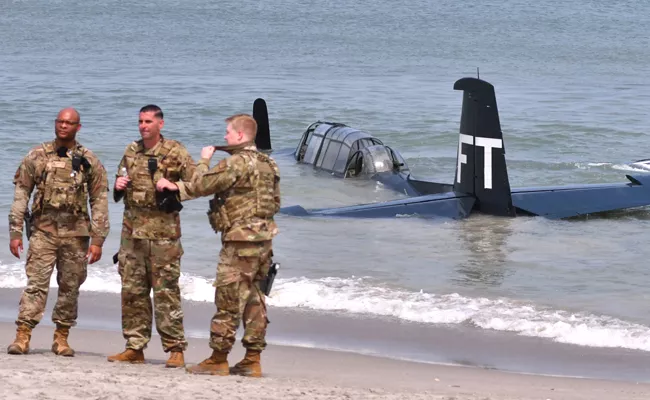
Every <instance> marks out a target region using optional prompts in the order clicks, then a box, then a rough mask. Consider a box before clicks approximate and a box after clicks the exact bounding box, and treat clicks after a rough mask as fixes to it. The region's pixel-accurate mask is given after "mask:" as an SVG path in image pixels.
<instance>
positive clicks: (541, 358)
mask: <svg viewBox="0 0 650 400" xmlns="http://www.w3.org/2000/svg"><path fill="white" fill-rule="evenodd" d="M20 293H21V290H20V289H3V290H1V291H0V324H4V325H9V326H11V327H12V330H13V329H14V328H13V326H14V325H13V321H14V318H15V315H16V313H17V304H18V299H19V298H20ZM55 295H56V288H53V289H52V290H51V291H50V296H49V301H48V304H47V308H46V312H45V315H44V316H43V319H42V321H41V323H40V324H39V326H38V327H37V328H36V329H35V332H39V331H43V330H44V331H49V330H50V329H51V327H52V322H51V310H52V307H53V305H54V301H53V299H54V298H55ZM119 306H120V300H119V296H117V295H113V294H106V293H96V292H84V291H82V292H81V295H80V306H79V319H78V326H77V327H75V328H74V331H76V330H81V331H85V330H92V331H101V332H105V333H106V334H107V335H117V336H118V337H121V334H120V328H121V319H120V308H119ZM214 309H215V308H214V305H213V304H211V303H205V302H194V301H184V302H183V310H184V313H185V317H184V326H185V332H186V336H187V337H188V339H190V338H192V340H197V341H203V342H204V343H206V345H205V346H206V349H207V340H206V338H207V337H208V328H209V319H210V317H211V316H212V314H213V313H214ZM269 319H270V320H271V323H270V324H269V327H268V333H267V341H268V342H269V348H273V347H276V346H281V347H291V348H296V349H305V350H311V349H313V350H322V351H333V352H336V353H340V354H349V355H350V356H357V355H358V356H372V357H376V358H381V359H385V360H393V361H397V362H409V363H418V364H423V365H435V366H451V367H457V366H465V367H475V368H480V369H489V370H498V371H502V372H513V373H522V374H532V375H540V376H555V377H576V378H591V379H607V380H617V381H622V382H650V352H644V351H639V350H628V349H621V348H598V347H587V346H576V345H570V344H563V343H557V342H553V341H551V340H548V339H542V338H538V337H526V336H520V335H516V334H514V333H503V332H496V331H490V330H484V329H479V328H474V327H471V326H461V327H459V326H445V325H433V324H420V323H405V322H402V321H395V320H391V319H387V318H368V317H359V316H358V315H353V316H352V315H351V316H346V315H342V314H337V313H322V312H312V311H307V310H301V309H285V308H273V307H270V308H269ZM154 332H155V328H154ZM241 335H242V330H241V328H240V329H239V331H238V335H237V340H238V342H237V343H236V347H237V346H239V347H241V345H240V343H239V340H240V339H241ZM11 340H13V331H12V332H8V331H7V333H6V334H5V335H3V336H1V337H0V347H5V346H7V345H8V344H9V343H10V342H11ZM71 340H72V339H71ZM157 340H159V339H158V337H157V336H156V335H155V333H154V337H153V338H152V345H154V347H155V346H157V344H156V341H157ZM120 346H121V345H120ZM45 348H46V349H47V348H49V346H46V347H45ZM118 348H119V346H118ZM114 352H117V350H115V351H114ZM205 357H207V356H204V357H203V358H205ZM199 361H200V360H199Z"/></svg>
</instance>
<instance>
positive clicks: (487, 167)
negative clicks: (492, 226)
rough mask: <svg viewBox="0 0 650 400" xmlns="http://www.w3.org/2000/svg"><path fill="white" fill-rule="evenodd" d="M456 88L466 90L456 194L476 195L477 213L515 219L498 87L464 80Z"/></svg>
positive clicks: (455, 183)
mask: <svg viewBox="0 0 650 400" xmlns="http://www.w3.org/2000/svg"><path fill="white" fill-rule="evenodd" d="M454 89H455V90H462V91H463V109H462V113H461V117H460V135H459V138H458V159H457V160H458V163H457V165H456V177H455V179H454V192H460V193H468V194H473V195H474V196H476V203H475V206H474V208H475V209H476V210H477V211H481V212H486V213H490V214H493V215H502V216H514V215H515V208H514V207H513V205H512V197H511V191H510V182H509V181H508V170H507V168H506V158H505V147H504V144H503V134H502V133H501V123H500V122H499V111H498V109H497V100H496V96H495V94H494V86H492V85H491V84H490V83H488V82H486V81H483V80H480V79H477V78H462V79H459V80H458V81H456V83H454Z"/></svg>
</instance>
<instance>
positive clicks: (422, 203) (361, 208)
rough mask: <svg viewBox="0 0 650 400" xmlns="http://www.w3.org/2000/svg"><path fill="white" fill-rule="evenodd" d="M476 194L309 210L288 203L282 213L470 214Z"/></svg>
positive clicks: (372, 215) (454, 216)
mask: <svg viewBox="0 0 650 400" xmlns="http://www.w3.org/2000/svg"><path fill="white" fill-rule="evenodd" d="M475 201H476V199H475V198H474V197H473V196H469V195H465V194H459V193H453V192H450V193H441V194H433V195H426V196H418V197H410V198H407V199H400V200H392V201H386V202H382V203H369V204H361V205H355V206H346V207H336V208H321V209H313V210H305V209H304V208H302V207H300V206H291V207H284V208H281V209H280V213H281V214H288V215H294V216H339V217H354V218H391V217H399V216H407V215H417V216H422V217H429V218H430V217H440V218H450V219H459V218H466V217H467V216H469V214H470V213H471V211H472V208H473V207H474V202H475Z"/></svg>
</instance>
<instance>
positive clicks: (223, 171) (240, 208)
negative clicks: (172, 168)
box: [188, 145, 280, 242]
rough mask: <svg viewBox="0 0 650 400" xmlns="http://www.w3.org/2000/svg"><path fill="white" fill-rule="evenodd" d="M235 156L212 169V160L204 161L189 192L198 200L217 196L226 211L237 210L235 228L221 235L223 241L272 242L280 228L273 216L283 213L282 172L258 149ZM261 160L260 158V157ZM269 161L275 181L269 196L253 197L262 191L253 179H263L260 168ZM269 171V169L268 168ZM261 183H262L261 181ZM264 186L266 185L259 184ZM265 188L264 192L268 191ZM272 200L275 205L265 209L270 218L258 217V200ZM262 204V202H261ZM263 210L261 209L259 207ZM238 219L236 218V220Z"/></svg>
mask: <svg viewBox="0 0 650 400" xmlns="http://www.w3.org/2000/svg"><path fill="white" fill-rule="evenodd" d="M233 153H234V154H233V155H232V156H230V157H228V158H225V159H223V160H221V161H220V162H219V163H218V164H217V165H216V166H214V167H213V168H210V160H208V159H201V161H199V163H198V166H197V167H196V173H195V174H194V177H193V178H192V183H191V185H190V186H189V187H188V190H189V191H191V192H192V194H193V195H194V196H209V195H216V196H220V197H222V198H223V199H225V207H226V209H230V210H236V211H235V213H234V214H236V215H230V218H231V219H233V220H232V225H231V226H230V227H228V228H227V230H226V231H225V232H222V233H221V240H222V241H246V242H258V241H266V240H271V239H273V237H274V236H275V235H277V234H278V226H277V224H276V223H275V220H274V219H273V214H275V213H277V211H278V210H279V209H280V181H279V180H280V171H279V169H278V167H277V164H276V163H275V161H273V159H271V158H270V157H267V156H266V155H264V154H262V153H259V152H258V151H257V148H256V147H255V146H254V145H250V146H246V147H243V148H240V149H238V150H235V151H234V152H233ZM258 156H259V157H258ZM259 160H265V161H266V162H267V163H268V164H269V165H270V167H271V169H272V171H273V173H272V174H273V175H275V178H276V179H275V181H274V182H271V184H270V193H269V195H268V196H266V195H265V193H262V194H261V196H259V195H258V196H251V193H252V192H255V191H256V190H257V191H259V190H260V189H261V188H259V187H252V186H251V185H250V183H251V182H254V179H252V177H253V176H259V174H260V166H259V165H258V164H257V163H259V162H260V161H259ZM267 169H268V167H267ZM258 182H259V181H258ZM259 184H260V185H262V184H263V183H259ZM266 186H268V185H265V188H263V189H262V190H266ZM255 197H257V198H258V199H259V198H260V197H262V198H268V199H269V201H270V202H271V203H272V204H271V205H270V206H271V207H268V205H267V206H266V207H263V208H265V209H267V210H268V209H269V208H270V209H271V210H272V212H271V213H270V214H268V213H267V215H265V216H256V215H255V214H256V213H255V212H254V211H252V209H253V208H254V207H255V200H254V198H255ZM258 203H259V201H258ZM257 206H258V207H259V206H260V205H259V204H257ZM233 217H234V218H233Z"/></svg>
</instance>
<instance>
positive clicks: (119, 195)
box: [113, 156, 126, 203]
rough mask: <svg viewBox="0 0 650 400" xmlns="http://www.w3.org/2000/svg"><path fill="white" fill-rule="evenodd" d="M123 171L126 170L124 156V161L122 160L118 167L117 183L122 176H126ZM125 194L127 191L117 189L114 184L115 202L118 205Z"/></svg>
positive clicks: (124, 158) (123, 157)
mask: <svg viewBox="0 0 650 400" xmlns="http://www.w3.org/2000/svg"><path fill="white" fill-rule="evenodd" d="M123 169H126V156H122V159H121V160H120V164H119V165H118V166H117V174H115V180H116V181H117V178H119V177H120V176H124V171H123ZM125 193H126V191H125V190H117V189H115V184H113V200H115V202H116V203H117V202H119V201H120V200H122V198H123V197H124V194H125Z"/></svg>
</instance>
